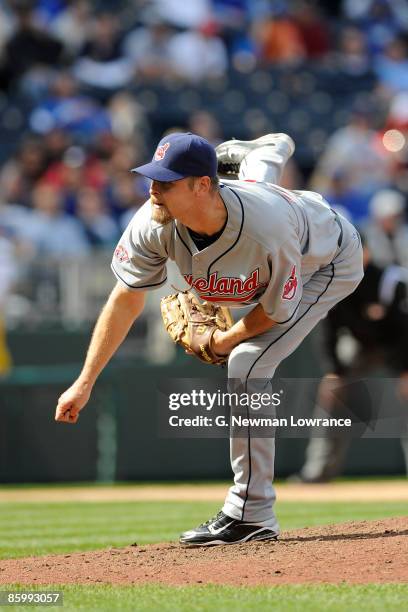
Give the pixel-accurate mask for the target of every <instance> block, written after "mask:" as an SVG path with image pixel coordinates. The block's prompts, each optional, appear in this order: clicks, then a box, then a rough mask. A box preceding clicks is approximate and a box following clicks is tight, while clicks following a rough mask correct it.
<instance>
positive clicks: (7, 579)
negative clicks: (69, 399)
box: [0, 517, 408, 585]
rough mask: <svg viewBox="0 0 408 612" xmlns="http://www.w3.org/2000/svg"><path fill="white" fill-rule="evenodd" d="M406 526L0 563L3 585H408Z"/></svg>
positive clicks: (328, 529) (396, 521)
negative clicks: (405, 583) (391, 583)
mask: <svg viewBox="0 0 408 612" xmlns="http://www.w3.org/2000/svg"><path fill="white" fill-rule="evenodd" d="M407 560H408V518H407V517H404V518H392V519H386V520H381V521H363V522H350V523H343V524H337V525H327V526H323V527H322V526H320V527H313V528H308V529H300V530H295V531H287V532H284V533H282V535H281V537H280V539H279V541H278V542H257V543H255V542H254V543H252V544H236V545H233V546H215V547H197V548H185V547H182V546H180V545H178V544H158V545H149V546H138V545H137V544H135V545H133V546H128V547H126V548H112V549H109V550H99V551H92V552H83V553H72V554H65V555H49V556H46V557H28V558H24V559H7V560H4V561H0V584H8V583H14V582H19V583H21V584H67V583H77V584H100V583H109V584H142V583H146V582H154V583H161V584H169V585H170V584H171V585H186V584H206V583H213V584H231V585H275V584H289V583H319V582H326V583H339V582H348V583H355V584H358V583H360V584H361V583H368V582H377V583H380V582H405V581H408V561H407Z"/></svg>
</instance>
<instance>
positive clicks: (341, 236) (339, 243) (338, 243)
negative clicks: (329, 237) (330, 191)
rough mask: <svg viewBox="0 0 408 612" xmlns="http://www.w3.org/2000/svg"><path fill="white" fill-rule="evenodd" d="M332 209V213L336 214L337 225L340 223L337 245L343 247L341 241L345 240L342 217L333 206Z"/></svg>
mask: <svg viewBox="0 0 408 612" xmlns="http://www.w3.org/2000/svg"><path fill="white" fill-rule="evenodd" d="M330 210H331V211H332V213H333V214H334V220H335V221H336V223H337V225H338V226H339V228H340V234H339V238H338V240H337V246H338V247H341V243H342V242H343V226H342V224H341V221H340V217H339V215H338V214H337V213H336V211H335V210H333V209H332V208H331V209H330Z"/></svg>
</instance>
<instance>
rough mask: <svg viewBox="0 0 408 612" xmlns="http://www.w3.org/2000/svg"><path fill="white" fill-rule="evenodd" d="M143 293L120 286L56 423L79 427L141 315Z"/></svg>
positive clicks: (61, 404)
mask: <svg viewBox="0 0 408 612" xmlns="http://www.w3.org/2000/svg"><path fill="white" fill-rule="evenodd" d="M144 302H145V292H144V291H128V290H127V289H125V288H124V287H122V286H121V285H119V284H117V285H116V286H115V288H114V289H113V291H112V293H111V294H110V296H109V299H108V301H107V302H106V304H105V306H104V307H103V309H102V312H101V314H100V315H99V318H98V321H97V323H96V325H95V329H94V331H93V334H92V339H91V342H90V345H89V348H88V353H87V356H86V359H85V363H84V366H83V368H82V371H81V374H80V375H79V376H78V378H77V380H76V381H75V382H74V383H73V384H72V385H71V387H69V389H67V390H66V391H65V392H64V393H63V394H62V395H61V396H60V398H59V400H58V405H57V409H56V412H55V420H56V421H61V422H63V423H76V422H77V420H78V416H79V412H80V411H81V410H82V409H83V408H84V406H85V405H86V403H87V402H88V400H89V397H90V395H91V392H92V389H93V386H94V384H95V382H96V379H97V378H98V376H99V374H100V373H101V371H102V370H103V368H104V367H105V366H106V364H107V363H108V362H109V360H110V358H111V357H112V355H113V354H114V353H115V352H116V350H117V349H118V347H119V346H120V344H121V343H122V342H123V340H124V339H125V337H126V336H127V334H128V332H129V329H130V327H131V326H132V324H133V323H134V321H135V320H136V319H137V317H138V316H139V315H140V314H141V312H142V310H143V307H144Z"/></svg>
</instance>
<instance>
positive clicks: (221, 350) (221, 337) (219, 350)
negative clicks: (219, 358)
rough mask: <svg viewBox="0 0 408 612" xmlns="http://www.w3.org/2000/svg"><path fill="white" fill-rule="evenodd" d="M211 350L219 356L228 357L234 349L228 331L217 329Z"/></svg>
mask: <svg viewBox="0 0 408 612" xmlns="http://www.w3.org/2000/svg"><path fill="white" fill-rule="evenodd" d="M211 348H212V350H213V351H214V353H216V354H217V355H228V354H229V353H230V352H231V351H232V349H233V348H234V347H233V345H232V342H231V339H230V337H229V334H228V331H225V332H223V331H221V330H219V329H216V330H215V332H214V334H213V337H212V340H211Z"/></svg>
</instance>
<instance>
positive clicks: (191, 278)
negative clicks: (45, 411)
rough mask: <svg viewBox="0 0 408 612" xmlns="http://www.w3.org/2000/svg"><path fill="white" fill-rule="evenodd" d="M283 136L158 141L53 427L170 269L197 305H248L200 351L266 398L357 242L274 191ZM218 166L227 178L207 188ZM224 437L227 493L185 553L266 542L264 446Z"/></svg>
mask: <svg viewBox="0 0 408 612" xmlns="http://www.w3.org/2000/svg"><path fill="white" fill-rule="evenodd" d="M293 152H294V144H293V141H292V139H291V138H290V137H289V136H287V135H285V134H269V135H267V136H263V137H262V138H258V139H257V140H253V141H248V142H246V141H239V140H237V141H235V140H233V141H228V142H225V143H223V144H221V145H219V147H218V148H217V152H216V151H215V150H214V148H213V147H212V146H211V145H210V144H209V143H208V142H207V141H206V140H205V139H203V138H201V137H199V136H196V135H194V134H190V133H174V134H170V135H168V136H165V137H164V138H163V139H162V140H161V141H160V143H159V145H158V147H157V149H156V151H155V153H154V156H153V159H152V161H151V162H150V163H147V164H146V165H143V166H140V167H138V168H135V169H134V171H135V172H137V173H139V174H141V175H143V176H146V177H148V178H149V179H151V181H152V182H151V187H150V199H149V201H147V202H146V203H145V204H144V205H143V206H142V207H141V208H140V209H139V210H138V211H137V213H136V214H135V216H134V218H133V219H132V221H131V222H130V224H129V226H128V227H127V229H126V230H125V232H124V234H123V236H122V238H121V240H120V242H119V244H118V246H117V248H116V250H115V253H114V257H113V262H112V269H113V272H114V274H115V276H116V278H117V284H116V286H115V288H114V289H113V291H112V293H111V295H110V297H109V299H108V301H107V303H106V305H105V307H104V309H103V311H102V313H101V315H100V317H99V319H98V322H97V324H96V327H95V330H94V333H93V337H92V340H91V344H90V347H89V351H88V355H87V358H86V360H85V364H84V367H83V370H82V372H81V374H80V376H79V378H78V379H77V380H76V381H75V382H74V384H73V385H72V386H71V387H70V388H69V389H68V390H67V391H66V392H65V393H63V395H62V396H61V397H60V399H59V402H58V406H57V411H56V420H58V421H64V422H70V423H75V422H76V421H77V419H78V414H79V411H80V410H82V409H83V407H84V406H85V404H86V402H87V401H88V399H89V396H90V393H91V390H92V387H93V385H94V383H95V381H96V378H97V376H98V374H99V373H100V372H101V370H102V369H103V367H104V366H105V365H106V364H107V362H108V360H109V359H110V357H111V356H112V355H113V353H114V352H115V351H116V349H117V348H118V346H119V345H120V343H121V342H122V340H123V339H124V338H125V336H126V334H127V332H128V330H129V328H130V326H131V325H132V323H133V322H134V320H135V319H136V318H137V316H138V315H139V314H140V313H141V312H142V309H143V304H144V298H145V294H146V292H147V291H150V290H152V289H155V288H157V287H160V286H161V285H163V284H164V283H165V281H166V261H167V260H168V259H171V260H173V261H175V262H176V264H177V266H178V268H179V270H180V272H181V274H182V275H183V277H184V279H185V280H186V282H187V284H188V285H189V286H190V287H191V289H192V290H193V291H194V292H195V293H196V294H197V296H198V297H199V298H200V299H201V300H207V301H212V302H215V303H217V304H219V305H222V306H229V307H242V306H248V305H253V308H252V309H251V310H250V312H249V313H248V314H246V315H245V316H244V317H242V318H241V319H239V320H238V321H237V322H236V323H235V324H234V325H233V326H232V327H231V329H229V330H228V331H225V332H222V331H218V330H217V331H216V332H215V333H214V335H213V337H212V349H213V350H214V352H215V353H216V354H219V355H229V358H228V377H229V379H230V380H233V381H241V382H243V383H244V384H245V387H246V389H251V388H252V384H253V385H254V387H255V388H256V390H257V391H258V390H259V386H260V385H261V386H262V391H265V392H268V393H271V380H272V378H273V375H274V372H275V369H276V368H277V366H278V365H279V364H280V363H281V361H282V360H283V359H285V357H287V356H288V355H290V354H291V353H292V352H293V351H294V350H295V349H296V348H297V347H298V346H299V344H300V343H301V342H302V340H303V339H304V338H305V336H306V335H307V334H308V333H309V332H310V331H311V330H312V329H313V327H314V326H315V325H316V324H317V322H318V321H319V320H320V319H322V318H323V317H325V316H326V314H327V312H328V310H329V309H330V308H332V307H333V306H334V305H335V304H336V303H337V302H339V301H340V300H342V299H343V298H345V297H346V296H347V295H349V294H350V293H351V292H352V291H354V289H355V288H356V287H357V285H358V284H359V282H360V281H361V279H362V276H363V266H362V249H361V243H360V237H359V235H358V233H357V232H356V230H355V228H354V227H353V226H352V225H351V224H350V223H349V222H348V221H347V220H346V219H344V218H342V217H341V216H340V215H338V214H336V213H335V212H333V210H332V209H331V208H330V206H329V205H328V204H327V202H325V200H324V199H323V198H322V197H321V196H320V195H318V194H317V193H312V192H307V191H296V192H295V191H288V190H286V189H283V188H281V187H279V186H278V182H279V179H280V176H281V173H282V170H283V167H284V165H285V163H286V162H287V160H288V159H289V158H290V156H291V155H292V154H293ZM217 156H218V163H219V164H220V165H223V166H224V167H227V168H228V169H229V171H230V172H236V173H237V176H238V178H237V179H235V180H230V179H228V180H223V181H221V183H220V182H219V179H218V176H217ZM251 433H252V432H251V428H250V427H249V428H248V435H247V437H245V438H236V437H235V438H234V437H233V438H232V439H231V465H232V469H233V472H234V484H233V486H232V487H231V488H230V489H229V491H228V493H227V497H226V500H225V504H224V506H223V508H222V510H221V511H220V512H219V513H218V514H217V515H216V516H215V517H214V518H211V519H210V520H208V521H206V522H205V523H203V524H202V525H200V526H198V527H197V528H195V529H191V530H189V531H186V532H185V533H183V534H182V535H181V538H180V541H181V542H182V543H183V544H189V545H212V544H231V543H236V542H247V541H252V540H270V539H276V537H277V535H278V533H279V527H278V522H277V519H276V517H275V514H274V511H273V503H274V501H275V492H274V488H273V486H272V481H273V474H274V454H275V441H274V439H272V438H257V437H254V436H253V435H251Z"/></svg>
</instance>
